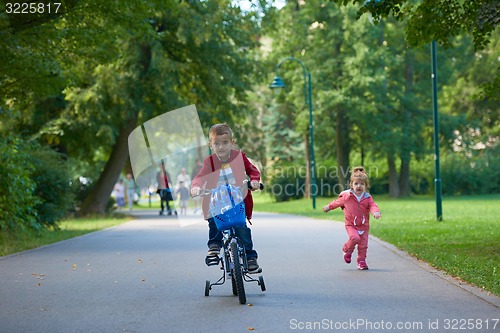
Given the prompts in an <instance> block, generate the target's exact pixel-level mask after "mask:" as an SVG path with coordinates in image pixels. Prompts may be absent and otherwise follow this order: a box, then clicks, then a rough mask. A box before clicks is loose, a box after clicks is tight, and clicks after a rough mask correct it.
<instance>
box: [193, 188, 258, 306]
mask: <svg viewBox="0 0 500 333" xmlns="http://www.w3.org/2000/svg"><path fill="white" fill-rule="evenodd" d="M246 184H247V186H248V188H249V189H250V188H251V186H250V183H249V182H247V183H246ZM263 188H264V185H263V184H260V189H261V190H262V189H263ZM201 195H202V196H203V195H210V196H211V199H210V201H211V202H210V212H211V216H212V217H213V218H214V220H215V224H216V226H217V229H219V230H220V231H221V232H222V234H223V238H222V249H223V251H222V254H220V255H219V256H216V257H214V258H208V257H207V258H206V259H205V263H206V264H207V265H208V266H215V265H219V264H220V269H221V270H222V276H221V277H220V278H219V279H218V280H217V281H216V282H214V283H210V280H206V282H205V296H209V295H210V290H212V287H213V286H218V285H223V284H224V283H225V282H226V276H227V277H228V278H229V277H230V278H231V286H232V291H233V295H234V296H238V300H239V302H240V304H245V303H246V293H245V286H244V282H257V284H258V285H259V286H260V289H261V290H262V291H266V285H265V283H264V277H263V276H262V275H260V276H259V277H258V278H257V279H255V278H253V277H252V276H250V274H255V273H261V272H262V269H261V268H259V269H258V270H257V271H255V272H252V273H250V272H249V271H248V263H247V255H246V250H245V246H244V244H243V242H242V241H241V240H240V239H239V238H238V237H237V235H236V229H235V228H238V227H243V226H245V225H246V215H245V204H244V202H243V197H242V195H241V190H240V189H239V188H238V187H236V186H233V185H230V184H227V183H226V184H223V185H220V186H218V187H217V188H215V189H213V190H210V191H208V190H204V191H203V194H201Z"/></svg>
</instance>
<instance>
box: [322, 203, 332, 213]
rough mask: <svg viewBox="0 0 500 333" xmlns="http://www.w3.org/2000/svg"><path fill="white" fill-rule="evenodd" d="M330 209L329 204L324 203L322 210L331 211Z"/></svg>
mask: <svg viewBox="0 0 500 333" xmlns="http://www.w3.org/2000/svg"><path fill="white" fill-rule="evenodd" d="M331 210H332V209H331V208H330V206H328V205H326V206H325V207H323V211H324V212H325V213H328V212H329V211H331Z"/></svg>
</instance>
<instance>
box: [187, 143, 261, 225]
mask: <svg viewBox="0 0 500 333" xmlns="http://www.w3.org/2000/svg"><path fill="white" fill-rule="evenodd" d="M224 163H229V165H230V167H231V170H232V172H233V176H234V178H235V181H236V184H235V185H236V186H242V185H243V182H244V181H245V180H247V176H248V177H249V178H250V181H253V180H256V181H260V171H259V169H258V168H257V167H256V166H255V165H254V164H253V163H252V162H250V160H249V159H248V158H247V157H246V155H245V153H243V152H242V151H241V150H239V151H238V150H234V149H231V152H230V154H229V159H228V161H227V162H224ZM222 164H223V163H222V162H221V161H220V160H219V158H218V157H217V155H215V154H212V155H210V156H209V157H207V158H206V159H205V160H204V161H203V167H202V168H201V169H200V171H199V172H198V174H197V175H196V176H195V177H194V179H193V181H192V182H191V186H192V187H201V188H205V189H207V190H210V189H213V188H215V187H216V186H217V181H218V180H219V176H220V169H221V165H222ZM241 192H242V194H243V196H244V198H245V199H244V202H245V212H246V216H247V219H249V220H250V219H251V218H252V210H253V198H252V192H251V191H248V189H247V188H246V187H245V186H243V187H242V188H241ZM209 205H210V198H209V197H208V196H205V197H203V203H202V207H203V213H204V215H205V218H207V216H208V215H209V214H208V210H209Z"/></svg>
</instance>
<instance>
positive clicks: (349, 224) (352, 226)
mask: <svg viewBox="0 0 500 333" xmlns="http://www.w3.org/2000/svg"><path fill="white" fill-rule="evenodd" d="M350 187H351V188H350V189H349V190H346V191H343V192H341V193H340V194H339V198H338V199H336V200H333V201H332V202H330V203H329V204H328V205H326V206H325V207H323V211H324V212H325V213H327V212H329V211H331V210H333V209H335V208H338V207H340V208H341V209H342V210H343V211H344V222H345V229H346V231H347V235H348V236H349V239H348V240H347V242H346V243H345V244H344V247H343V248H342V251H343V252H344V261H345V262H346V263H348V264H349V263H351V256H352V252H353V251H354V248H355V247H356V245H357V246H358V259H357V261H358V269H360V270H365V269H368V265H367V264H366V252H367V249H368V233H369V230H370V213H372V214H373V217H374V218H376V219H379V218H380V217H381V215H380V209H379V208H378V206H377V204H376V203H375V202H374V201H373V198H372V196H371V195H370V194H369V193H368V192H366V190H368V189H369V188H370V182H369V180H368V176H367V175H366V172H365V168H363V167H356V168H354V169H353V171H352V174H351V182H350Z"/></svg>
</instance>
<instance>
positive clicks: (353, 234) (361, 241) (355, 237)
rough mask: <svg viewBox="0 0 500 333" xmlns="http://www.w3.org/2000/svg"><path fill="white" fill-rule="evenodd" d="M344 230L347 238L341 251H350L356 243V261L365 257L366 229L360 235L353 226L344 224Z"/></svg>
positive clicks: (366, 248)
mask: <svg viewBox="0 0 500 333" xmlns="http://www.w3.org/2000/svg"><path fill="white" fill-rule="evenodd" d="M345 230H346V231H347V235H348V236H349V239H348V240H347V242H346V243H345V244H344V247H343V248H342V251H344V252H345V253H352V252H353V251H354V248H355V247H356V245H358V262H359V261H360V260H365V259H366V251H367V250H368V230H366V231H365V232H364V233H363V234H362V235H360V234H359V233H358V230H356V228H355V227H352V226H346V227H345Z"/></svg>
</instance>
